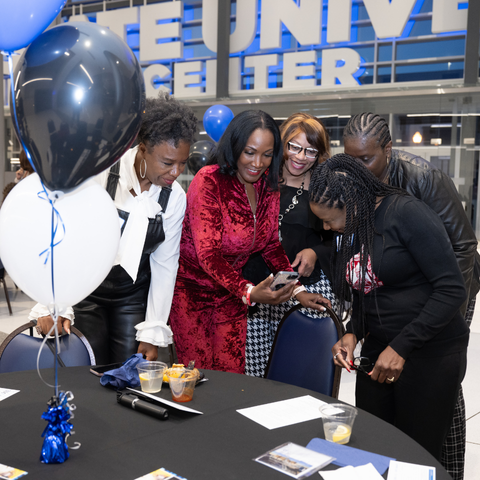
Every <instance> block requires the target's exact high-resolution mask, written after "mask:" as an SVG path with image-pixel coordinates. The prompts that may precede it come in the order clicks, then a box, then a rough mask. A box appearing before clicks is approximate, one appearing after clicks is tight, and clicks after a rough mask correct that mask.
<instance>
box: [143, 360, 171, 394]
mask: <svg viewBox="0 0 480 480" xmlns="http://www.w3.org/2000/svg"><path fill="white" fill-rule="evenodd" d="M166 369H167V365H166V364H165V363H163V362H150V361H146V362H142V363H139V364H138V365H137V370H138V376H139V378H140V386H141V387H142V391H143V392H145V393H157V392H159V391H160V390H161V389H162V382H163V372H164V371H165V370H166Z"/></svg>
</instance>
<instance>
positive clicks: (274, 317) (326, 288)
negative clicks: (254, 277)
mask: <svg viewBox="0 0 480 480" xmlns="http://www.w3.org/2000/svg"><path fill="white" fill-rule="evenodd" d="M305 288H306V289H307V291H308V292H310V293H320V294H321V295H323V296H324V297H325V298H328V300H330V302H331V303H332V307H333V309H334V310H336V299H335V295H334V294H333V291H332V286H331V284H330V281H329V280H328V278H327V277H326V275H325V274H324V273H323V272H322V275H321V277H320V280H319V281H318V282H317V283H314V284H313V285H306V287H305ZM297 303H298V302H297V301H296V300H289V301H288V302H285V303H282V304H280V305H266V304H258V305H256V307H255V310H254V313H253V314H250V311H249V315H248V320H247V342H246V345H245V374H246V375H251V376H253V377H263V376H264V373H265V368H266V366H267V362H268V357H269V355H270V350H271V349H272V344H273V339H274V338H275V333H276V331H277V328H278V324H279V323H280V321H281V320H282V318H283V316H284V315H285V313H286V312H287V311H288V310H290V308H292V307H293V306H294V305H296V304H297ZM305 313H306V314H307V315H308V316H310V317H312V318H320V317H324V316H325V315H327V316H328V314H325V313H320V312H318V313H317V312H313V311H312V310H308V312H306V311H305Z"/></svg>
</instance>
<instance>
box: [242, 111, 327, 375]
mask: <svg viewBox="0 0 480 480" xmlns="http://www.w3.org/2000/svg"><path fill="white" fill-rule="evenodd" d="M280 133H281V136H282V145H283V152H282V153H283V155H282V161H281V165H280V182H279V183H280V212H279V217H278V227H279V238H280V241H281V243H282V246H283V248H284V249H285V252H286V254H287V257H288V259H289V261H290V262H291V264H292V267H293V268H294V269H295V270H297V271H298V273H299V274H300V282H301V283H302V285H303V286H304V287H305V289H306V290H307V291H308V292H311V293H319V294H321V295H322V296H323V297H325V298H328V299H329V300H330V301H331V303H332V304H333V305H334V306H335V297H334V295H333V292H332V289H331V284H330V281H329V280H328V275H329V270H330V252H331V249H330V245H331V243H330V241H331V237H332V235H331V234H330V232H329V233H327V232H325V231H324V230H323V228H322V222H321V221H320V220H319V219H318V218H317V217H315V215H314V214H313V213H312V211H311V210H310V206H309V201H308V190H309V186H310V179H311V174H312V169H313V168H314V167H315V166H316V165H317V164H318V163H321V162H323V161H324V160H325V159H326V158H328V156H329V153H330V146H329V136H328V133H327V131H326V130H325V127H324V126H323V124H322V122H321V121H320V120H318V119H317V118H316V117H314V116H312V115H309V114H307V113H294V114H292V115H291V116H290V117H289V118H288V119H287V120H286V121H285V122H284V123H283V124H282V126H281V127H280ZM260 272H261V273H260ZM269 273H270V271H269V270H268V268H267V267H266V265H265V263H264V262H262V259H261V258H257V257H252V258H251V259H250V261H249V262H248V264H247V267H246V275H250V276H252V277H253V276H254V275H260V276H263V277H264V276H266V275H267V274H269ZM249 278H250V277H249ZM296 303H297V302H296V301H295V300H294V299H289V300H288V301H287V302H284V303H282V304H279V305H266V304H257V306H255V307H254V308H249V316H248V327H247V345H246V350H245V354H246V364H245V373H246V374H247V375H252V376H258V377H263V376H264V373H265V367H266V364H267V362H268V357H269V354H270V350H271V348H272V344H273V340H274V337H275V333H276V330H277V327H278V324H279V323H280V320H281V319H282V317H283V315H284V314H285V312H286V311H288V310H289V309H290V308H291V307H292V306H293V305H295V304H296ZM308 314H309V315H313V316H318V315H322V314H321V313H320V312H312V311H310V312H309V313H308Z"/></svg>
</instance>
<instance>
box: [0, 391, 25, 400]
mask: <svg viewBox="0 0 480 480" xmlns="http://www.w3.org/2000/svg"><path fill="white" fill-rule="evenodd" d="M19 391H20V390H12V389H11V388H0V402H1V401H2V400H5V399H6V398H8V397H11V396H12V395H15V394H16V393H18V392H19Z"/></svg>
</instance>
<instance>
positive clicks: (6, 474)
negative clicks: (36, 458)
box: [0, 463, 28, 480]
mask: <svg viewBox="0 0 480 480" xmlns="http://www.w3.org/2000/svg"><path fill="white" fill-rule="evenodd" d="M27 474H28V472H25V471H24V470H19V469H18V468H14V467H9V466H8V465H2V464H1V463H0V479H1V480H4V479H5V480H15V479H16V478H20V477H23V476H25V475H27Z"/></svg>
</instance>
